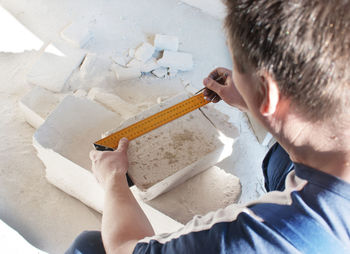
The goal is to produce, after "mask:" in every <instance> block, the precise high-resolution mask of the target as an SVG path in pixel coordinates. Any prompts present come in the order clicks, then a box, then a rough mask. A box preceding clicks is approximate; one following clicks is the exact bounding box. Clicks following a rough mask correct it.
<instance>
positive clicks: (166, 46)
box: [154, 34, 179, 51]
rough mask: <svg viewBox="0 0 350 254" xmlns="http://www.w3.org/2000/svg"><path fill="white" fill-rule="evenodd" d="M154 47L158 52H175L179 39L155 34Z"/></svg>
mask: <svg viewBox="0 0 350 254" xmlns="http://www.w3.org/2000/svg"><path fill="white" fill-rule="evenodd" d="M154 46H155V47H156V49H158V50H170V51H177V50H178V49H179V38H177V37H176V36H170V35H163V34H156V35H155V38H154Z"/></svg>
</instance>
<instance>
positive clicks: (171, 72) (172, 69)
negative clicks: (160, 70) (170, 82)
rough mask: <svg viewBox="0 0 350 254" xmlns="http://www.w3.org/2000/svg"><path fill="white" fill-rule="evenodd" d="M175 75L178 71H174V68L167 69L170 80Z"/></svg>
mask: <svg viewBox="0 0 350 254" xmlns="http://www.w3.org/2000/svg"><path fill="white" fill-rule="evenodd" d="M177 73H178V70H176V69H174V68H169V69H168V76H169V77H170V78H175V77H176V75H177Z"/></svg>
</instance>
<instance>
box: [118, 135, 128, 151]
mask: <svg viewBox="0 0 350 254" xmlns="http://www.w3.org/2000/svg"><path fill="white" fill-rule="evenodd" d="M128 147H129V140H128V139H127V138H122V139H120V140H119V143H118V148H117V150H116V151H117V152H122V153H126V152H127V150H128Z"/></svg>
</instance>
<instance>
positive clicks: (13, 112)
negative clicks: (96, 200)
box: [0, 52, 101, 253]
mask: <svg viewBox="0 0 350 254" xmlns="http://www.w3.org/2000/svg"><path fill="white" fill-rule="evenodd" d="M36 55H37V53H36V52H24V53H19V54H9V53H8V54H4V53H0V80H1V86H0V139H1V144H0V186H1V188H0V218H1V220H2V221H4V222H5V223H6V224H8V225H9V226H11V227H12V228H13V229H14V230H16V231H18V232H19V233H20V234H21V235H22V236H23V237H24V238H25V239H26V240H27V241H28V242H29V243H30V244H32V245H34V246H35V247H37V248H39V249H42V250H44V251H46V252H49V253H63V252H64V250H65V249H66V248H67V247H68V245H69V244H70V243H71V241H72V239H73V238H74V237H75V236H76V235H77V234H79V233H80V232H81V231H82V230H86V229H90V230H97V229H99V228H100V222H101V218H100V214H98V213H97V212H95V211H93V210H92V209H89V208H87V207H86V206H85V205H84V204H82V203H81V202H79V201H77V200H76V199H74V198H72V197H70V196H68V195H67V194H65V193H63V192H62V191H60V190H58V189H57V188H56V187H55V186H53V185H51V184H50V183H48V182H47V180H46V179H45V168H44V165H43V164H42V162H41V161H40V159H39V158H38V157H37V156H36V151H35V149H34V147H33V146H32V136H33V134H34V131H35V129H34V128H32V127H31V126H30V125H29V124H27V123H26V122H25V120H24V117H23V116H22V112H21V111H20V108H19V107H18V101H19V100H20V98H22V97H23V96H24V95H25V94H26V93H27V92H29V91H30V89H31V88H30V86H29V85H28V84H27V83H26V73H27V71H28V69H29V67H28V66H30V65H31V63H32V62H33V58H35V57H36ZM53 236H54V237H53ZM3 240H4V239H3ZM12 244H17V243H12ZM2 253H8V252H2ZM19 253H26V252H19Z"/></svg>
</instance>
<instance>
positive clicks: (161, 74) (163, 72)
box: [152, 67, 168, 78]
mask: <svg viewBox="0 0 350 254" xmlns="http://www.w3.org/2000/svg"><path fill="white" fill-rule="evenodd" d="M152 74H153V75H155V76H156V77H157V78H165V76H166V75H167V74H168V70H167V69H166V68H163V67H162V68H158V69H155V70H153V71H152Z"/></svg>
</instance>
